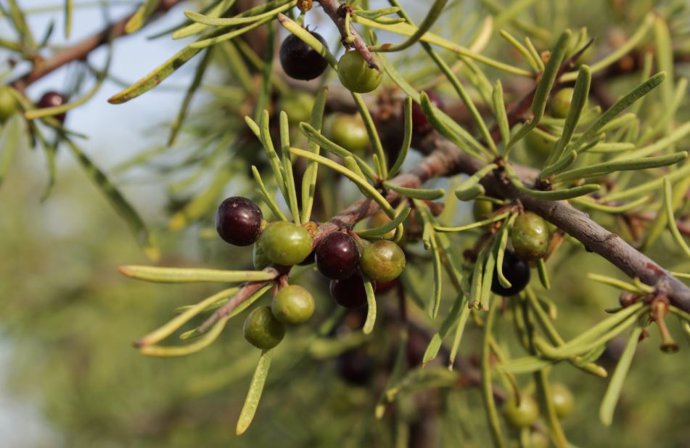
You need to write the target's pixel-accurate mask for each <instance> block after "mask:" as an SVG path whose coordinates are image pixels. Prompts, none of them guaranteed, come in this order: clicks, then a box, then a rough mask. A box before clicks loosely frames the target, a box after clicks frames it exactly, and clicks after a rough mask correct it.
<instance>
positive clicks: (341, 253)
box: [316, 232, 359, 280]
mask: <svg viewBox="0 0 690 448" xmlns="http://www.w3.org/2000/svg"><path fill="white" fill-rule="evenodd" d="M358 265H359V250H358V249H357V243H356V242H355V240H354V239H353V238H352V237H351V236H350V235H348V234H346V233H341V232H334V233H331V234H329V235H327V236H326V237H325V238H324V239H323V240H321V241H320V242H319V244H318V245H317V246H316V267H317V268H319V272H321V273H322V274H323V275H325V276H326V277H328V278H330V279H333V280H340V279H344V278H348V277H351V276H352V274H354V273H355V270H356V269H357V266H358Z"/></svg>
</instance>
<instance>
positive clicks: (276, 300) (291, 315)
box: [271, 285, 315, 325]
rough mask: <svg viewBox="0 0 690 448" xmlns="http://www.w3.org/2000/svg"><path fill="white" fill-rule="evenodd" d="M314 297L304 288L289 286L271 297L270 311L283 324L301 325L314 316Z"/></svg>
mask: <svg viewBox="0 0 690 448" xmlns="http://www.w3.org/2000/svg"><path fill="white" fill-rule="evenodd" d="M314 308H315V305H314V297H313V296H312V295H311V293H310V292H309V291H307V289H306V288H304V287H302V286H299V285H289V286H286V287H284V288H282V289H281V290H280V291H278V294H276V295H275V297H273V302H272V303H271V311H272V312H273V315H274V316H275V317H276V319H278V320H279V321H281V322H282V323H284V324H288V325H299V324H303V323H305V322H306V321H308V320H309V319H311V317H312V316H313V315H314Z"/></svg>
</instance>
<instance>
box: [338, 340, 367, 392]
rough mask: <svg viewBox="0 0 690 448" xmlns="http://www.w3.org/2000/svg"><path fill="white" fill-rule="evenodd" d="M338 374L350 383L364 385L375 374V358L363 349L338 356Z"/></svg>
mask: <svg viewBox="0 0 690 448" xmlns="http://www.w3.org/2000/svg"><path fill="white" fill-rule="evenodd" d="M337 363H338V364H337V368H338V374H339V376H340V378H342V379H343V380H344V381H345V382H347V383H348V384H352V385H354V386H364V385H366V384H367V383H368V382H369V381H370V380H371V377H372V376H373V374H374V359H373V358H372V357H371V356H370V355H369V354H368V353H367V352H365V351H364V350H363V349H361V348H359V349H354V350H350V351H347V352H345V353H343V354H342V355H340V356H338V360H337Z"/></svg>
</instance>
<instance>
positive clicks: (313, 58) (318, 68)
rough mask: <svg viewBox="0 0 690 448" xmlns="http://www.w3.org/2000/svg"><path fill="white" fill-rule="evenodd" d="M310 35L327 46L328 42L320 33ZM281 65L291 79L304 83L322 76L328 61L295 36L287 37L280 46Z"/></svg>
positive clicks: (312, 32)
mask: <svg viewBox="0 0 690 448" xmlns="http://www.w3.org/2000/svg"><path fill="white" fill-rule="evenodd" d="M309 33H311V35H312V36H314V37H315V38H316V39H317V40H318V41H319V42H321V43H322V44H323V46H326V41H325V40H324V39H323V37H321V35H320V34H319V33H316V32H314V31H309ZM280 64H281V65H282V66H283V70H284V71H285V73H286V74H287V75H288V76H289V77H291V78H295V79H300V80H302V81H309V80H310V79H314V78H316V77H318V76H321V74H322V73H323V72H324V70H326V67H328V61H326V59H325V58H324V57H323V56H321V55H320V54H319V53H318V52H317V51H316V50H314V49H313V48H312V47H310V46H309V45H307V44H305V43H304V41H302V39H300V38H299V37H297V36H295V35H294V34H290V35H289V36H288V37H286V38H285V40H284V41H283V43H282V44H281V46H280Z"/></svg>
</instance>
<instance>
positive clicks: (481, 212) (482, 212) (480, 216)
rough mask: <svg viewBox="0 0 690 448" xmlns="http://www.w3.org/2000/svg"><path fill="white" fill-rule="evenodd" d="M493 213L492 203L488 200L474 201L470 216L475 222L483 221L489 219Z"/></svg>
mask: <svg viewBox="0 0 690 448" xmlns="http://www.w3.org/2000/svg"><path fill="white" fill-rule="evenodd" d="M493 212H494V203H493V202H491V201H490V200H488V199H475V200H474V204H473V205H472V216H474V220H475V221H483V220H485V219H489V218H491V215H492V214H493Z"/></svg>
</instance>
